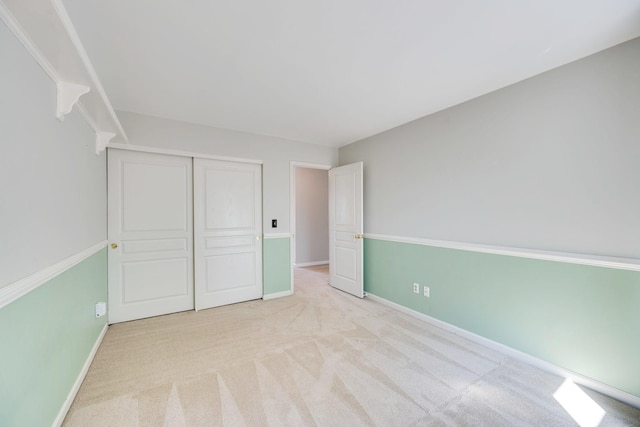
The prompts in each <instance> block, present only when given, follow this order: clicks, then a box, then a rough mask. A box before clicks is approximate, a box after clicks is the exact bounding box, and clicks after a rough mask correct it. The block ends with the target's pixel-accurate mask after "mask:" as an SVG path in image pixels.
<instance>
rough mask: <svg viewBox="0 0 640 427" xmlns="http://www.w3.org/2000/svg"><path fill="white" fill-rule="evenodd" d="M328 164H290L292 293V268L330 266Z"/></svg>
mask: <svg viewBox="0 0 640 427" xmlns="http://www.w3.org/2000/svg"><path fill="white" fill-rule="evenodd" d="M329 169H331V166H330V165H320V164H315V163H302V162H291V168H290V179H291V196H290V197H291V216H290V218H291V221H290V222H291V248H290V250H291V290H292V292H293V291H294V290H295V275H294V271H295V268H299V267H306V268H312V267H313V268H320V269H322V268H326V267H327V266H328V264H329V205H328V203H329V196H328V188H329V184H328V182H329V181H328V180H329Z"/></svg>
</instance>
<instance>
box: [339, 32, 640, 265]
mask: <svg viewBox="0 0 640 427" xmlns="http://www.w3.org/2000/svg"><path fill="white" fill-rule="evenodd" d="M339 156H340V164H342V165H344V164H348V163H352V162H356V161H363V162H364V187H365V190H364V218H365V232H367V233H378V234H387V235H395V236H407V237H418V238H426V239H439V240H450V241H460V242H472V243H481V244H489V245H499V246H508V247H517V248H529V249H541V250H551V251H562V252H574V253H584V254H593V255H604V256H617V257H629V258H640V39H634V40H631V41H629V42H627V43H624V44H621V45H618V46H616V47H613V48H611V49H607V50H605V51H602V52H600V53H597V54H595V55H592V56H589V57H587V58H584V59H581V60H579V61H576V62H573V63H571V64H568V65H565V66H563V67H560V68H557V69H554V70H551V71H548V72H546V73H544V74H540V75H538V76H535V77H533V78H530V79H527V80H525V81H522V82H519V83H517V84H514V85H511V86H508V87H506V88H504V89H501V90H498V91H496V92H492V93H490V94H487V95H484V96H481V97H479V98H476V99H473V100H471V101H468V102H466V103H463V104H460V105H457V106H455V107H452V108H449V109H447V110H444V111H441V112H438V113H435V114H432V115H430V116H427V117H424V118H421V119H418V120H416V121H413V122H411V123H408V124H405V125H403V126H400V127H397V128H394V129H392V130H389V131H387V132H384V133H381V134H378V135H375V136H373V137H370V138H367V139H364V140H362V141H358V142H355V143H353V144H350V145H347V146H345V147H342V148H341V149H340V152H339Z"/></svg>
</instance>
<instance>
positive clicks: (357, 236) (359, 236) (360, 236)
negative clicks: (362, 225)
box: [355, 234, 364, 239]
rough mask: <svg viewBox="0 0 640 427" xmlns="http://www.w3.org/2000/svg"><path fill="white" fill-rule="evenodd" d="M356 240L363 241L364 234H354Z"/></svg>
mask: <svg viewBox="0 0 640 427" xmlns="http://www.w3.org/2000/svg"><path fill="white" fill-rule="evenodd" d="M355 237H356V239H364V234H356V236H355Z"/></svg>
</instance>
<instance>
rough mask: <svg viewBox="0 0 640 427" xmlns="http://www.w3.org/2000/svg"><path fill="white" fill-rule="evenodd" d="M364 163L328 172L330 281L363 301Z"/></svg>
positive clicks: (334, 285) (332, 284) (335, 286)
mask: <svg viewBox="0 0 640 427" xmlns="http://www.w3.org/2000/svg"><path fill="white" fill-rule="evenodd" d="M362 254H363V234H362V162H358V163H353V164H350V165H346V166H340V167H338V168H334V169H331V170H330V171H329V277H330V280H331V286H333V287H334V288H337V289H340V290H342V291H345V292H348V293H350V294H353V295H355V296H357V297H359V298H363V297H364V280H363V259H362Z"/></svg>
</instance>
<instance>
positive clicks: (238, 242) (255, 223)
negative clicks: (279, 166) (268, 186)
mask: <svg viewBox="0 0 640 427" xmlns="http://www.w3.org/2000/svg"><path fill="white" fill-rule="evenodd" d="M194 190H195V191H194V195H195V196H194V197H195V200H194V201H195V205H194V206H195V216H194V231H195V274H196V276H195V277H196V278H195V292H196V309H197V310H200V309H204V308H209V307H217V306H221V305H225V304H233V303H236V302H242V301H249V300H252V299H258V298H262V240H261V238H262V168H261V166H260V165H255V164H246V163H235V162H226V161H218V160H204V159H194Z"/></svg>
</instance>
